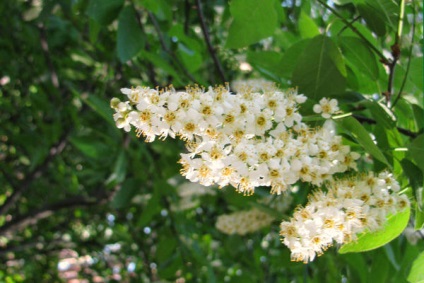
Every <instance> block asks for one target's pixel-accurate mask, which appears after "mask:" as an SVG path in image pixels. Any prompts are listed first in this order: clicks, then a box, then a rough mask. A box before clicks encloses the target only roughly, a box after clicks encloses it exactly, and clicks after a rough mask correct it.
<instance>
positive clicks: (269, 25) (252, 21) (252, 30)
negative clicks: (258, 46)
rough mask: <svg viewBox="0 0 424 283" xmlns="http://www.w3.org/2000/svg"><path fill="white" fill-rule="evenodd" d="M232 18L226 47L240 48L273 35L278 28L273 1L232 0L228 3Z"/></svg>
mask: <svg viewBox="0 0 424 283" xmlns="http://www.w3.org/2000/svg"><path fill="white" fill-rule="evenodd" d="M230 11H231V15H232V16H233V17H234V20H233V22H232V23H231V26H230V30H229V32H228V38H227V42H226V47H228V48H241V47H245V46H248V45H250V44H252V43H256V42H258V41H259V40H261V39H263V38H266V37H269V36H271V35H273V33H274V31H275V29H276V28H277V26H278V18H277V13H276V11H275V9H274V1H273V0H262V1H261V3H260V5H258V2H257V1H256V0H233V1H231V2H230Z"/></svg>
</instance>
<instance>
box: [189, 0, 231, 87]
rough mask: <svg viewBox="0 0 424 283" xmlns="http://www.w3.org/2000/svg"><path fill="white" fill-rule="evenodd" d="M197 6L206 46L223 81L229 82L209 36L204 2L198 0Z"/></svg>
mask: <svg viewBox="0 0 424 283" xmlns="http://www.w3.org/2000/svg"><path fill="white" fill-rule="evenodd" d="M196 6H197V12H198V14H199V19H200V27H201V28H202V32H203V36H204V37H205V40H206V46H207V47H208V51H209V54H210V55H211V56H212V60H213V62H214V64H215V67H216V69H217V70H218V74H219V76H220V79H221V81H222V83H225V82H227V80H226V79H225V74H224V70H223V69H222V66H221V63H220V62H219V60H218V57H217V56H216V53H215V50H214V48H213V46H212V43H211V38H210V36H209V32H208V29H207V27H206V22H205V16H204V14H203V8H202V3H201V2H200V0H196Z"/></svg>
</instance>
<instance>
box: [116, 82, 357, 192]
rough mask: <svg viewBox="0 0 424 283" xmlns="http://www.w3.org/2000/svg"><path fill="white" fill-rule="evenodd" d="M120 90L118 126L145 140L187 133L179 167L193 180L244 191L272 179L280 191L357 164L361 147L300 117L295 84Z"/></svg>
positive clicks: (319, 181)
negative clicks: (353, 147) (354, 147)
mask: <svg viewBox="0 0 424 283" xmlns="http://www.w3.org/2000/svg"><path fill="white" fill-rule="evenodd" d="M121 91H122V93H124V94H125V95H127V96H128V101H126V102H121V101H120V100H119V99H117V98H114V99H112V101H111V107H112V108H113V109H114V110H115V112H116V113H115V114H114V119H115V121H116V124H117V126H118V128H123V129H124V130H125V131H129V130H130V129H131V128H132V127H134V128H135V129H136V132H137V133H138V134H139V135H143V136H144V137H145V138H146V141H147V142H151V141H153V140H155V138H156V137H160V138H163V139H164V138H166V137H168V136H169V137H172V138H176V137H178V138H180V139H182V140H184V141H185V142H186V147H187V149H188V153H184V154H181V160H180V163H181V164H182V170H181V173H182V175H184V176H185V177H186V178H187V179H189V180H190V181H192V182H199V183H200V184H202V185H206V186H209V185H214V184H217V185H219V186H220V187H224V186H227V185H232V186H233V187H235V188H236V189H237V190H238V191H239V192H241V193H244V194H247V195H249V194H252V193H253V192H254V189H255V188H256V187H259V186H270V187H271V193H276V194H281V192H283V191H285V190H286V189H287V188H288V187H290V185H293V184H294V183H296V182H297V181H299V180H301V181H304V182H310V183H312V184H314V185H320V184H322V183H323V182H324V181H325V180H328V179H330V178H331V176H332V175H333V174H335V173H339V172H344V171H346V170H348V169H349V168H354V169H356V163H355V160H356V159H358V158H359V154H357V153H354V152H350V148H349V147H348V146H345V145H342V143H341V141H342V139H341V137H340V136H337V135H335V131H334V129H333V127H332V126H331V124H330V123H327V124H325V125H324V126H323V127H321V128H310V127H309V126H307V125H306V124H305V123H303V122H302V116H301V115H300V113H299V112H298V109H299V107H300V104H302V103H303V102H305V100H306V97H305V96H303V95H301V94H298V93H297V91H296V90H294V89H291V90H288V91H282V90H279V89H278V88H277V87H276V86H275V85H274V84H270V83H267V84H265V83H263V84H260V86H259V87H253V86H249V85H244V86H243V85H238V86H237V94H233V93H231V92H230V91H229V88H228V87H224V86H218V87H215V88H212V87H209V88H208V89H207V90H205V89H203V88H200V87H198V86H194V87H187V89H186V91H176V90H174V89H173V88H172V87H170V88H169V89H164V90H158V89H151V88H146V87H137V88H133V89H122V90H121Z"/></svg>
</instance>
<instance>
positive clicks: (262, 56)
mask: <svg viewBox="0 0 424 283" xmlns="http://www.w3.org/2000/svg"><path fill="white" fill-rule="evenodd" d="M281 57H282V56H281V54H280V53H278V52H274V51H261V52H253V51H248V52H247V62H249V63H250V64H251V65H252V66H253V67H254V68H257V69H259V68H263V69H266V70H267V71H269V72H271V73H273V74H275V75H276V76H280V77H281V76H283V69H282V68H281V65H280V61H281Z"/></svg>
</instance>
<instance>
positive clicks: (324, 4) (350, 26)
mask: <svg viewBox="0 0 424 283" xmlns="http://www.w3.org/2000/svg"><path fill="white" fill-rule="evenodd" d="M318 2H319V3H321V4H322V5H323V6H324V7H325V8H327V9H328V10H330V11H331V12H332V13H333V14H334V15H335V16H336V17H338V18H339V19H340V20H342V22H343V23H344V24H345V25H346V26H348V27H349V28H350V29H351V30H352V31H353V32H354V33H356V34H357V35H358V36H359V37H360V38H361V39H362V40H363V41H364V42H365V44H366V45H368V46H369V47H370V48H371V49H372V50H373V51H374V52H375V53H376V54H377V55H378V57H380V61H381V62H382V63H383V64H388V63H389V60H388V59H387V58H386V57H385V56H384V54H383V53H382V52H381V51H380V50H378V49H377V47H375V46H374V45H373V44H372V43H371V42H370V41H369V40H368V39H367V38H366V37H365V36H363V35H362V33H360V32H359V31H358V30H357V29H356V27H354V26H353V25H352V24H351V23H350V22H349V21H347V20H346V19H345V18H343V17H342V15H340V14H339V13H338V12H337V11H336V10H334V9H333V8H332V7H331V6H329V5H328V4H327V3H326V2H324V1H322V0H318Z"/></svg>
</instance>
